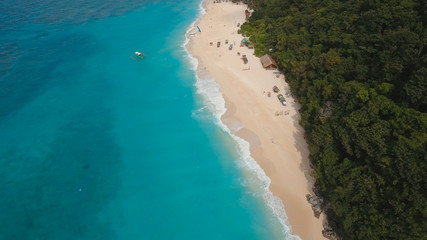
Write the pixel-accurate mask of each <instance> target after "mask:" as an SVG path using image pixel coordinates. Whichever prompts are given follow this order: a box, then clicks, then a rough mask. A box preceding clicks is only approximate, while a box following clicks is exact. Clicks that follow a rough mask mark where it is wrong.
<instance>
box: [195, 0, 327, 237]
mask: <svg viewBox="0 0 427 240" xmlns="http://www.w3.org/2000/svg"><path fill="white" fill-rule="evenodd" d="M204 7H205V9H206V14H205V15H203V16H201V18H200V19H199V20H198V22H197V23H196V25H197V26H199V27H200V29H201V32H200V33H199V32H198V31H197V28H196V29H195V30H194V31H192V32H189V33H188V38H189V39H190V41H189V43H188V44H187V48H188V50H189V51H190V53H191V54H192V55H193V56H194V57H195V58H197V59H198V61H199V69H202V70H203V69H206V72H207V74H209V75H211V76H212V77H213V78H214V79H215V81H216V82H217V83H218V84H219V86H220V91H221V93H222V94H223V96H224V98H225V100H226V107H227V109H228V110H227V112H226V114H224V116H223V117H222V121H223V123H224V124H226V125H230V124H231V123H232V122H235V121H238V122H240V123H241V124H242V126H243V128H242V129H240V130H238V131H237V132H233V133H234V134H236V135H237V136H239V137H241V138H243V139H245V140H247V141H248V142H249V143H250V149H251V156H252V157H253V158H254V159H255V160H256V162H257V163H258V164H259V165H260V166H261V168H262V169H263V170H264V171H265V173H266V175H267V176H268V177H269V178H270V179H271V185H270V190H271V191H272V192H273V194H274V195H275V196H278V197H279V198H280V199H281V200H282V202H283V204H284V206H285V210H286V214H287V216H288V222H289V225H290V226H291V230H292V234H296V235H298V236H300V237H301V238H302V239H303V240H318V239H325V238H324V237H323V236H322V229H323V227H322V219H323V215H321V216H320V218H319V219H317V218H315V217H314V214H313V211H312V209H311V206H310V204H309V203H308V202H307V200H306V194H309V193H310V194H313V193H312V187H313V181H314V180H313V178H312V177H311V176H310V172H311V171H312V170H311V168H310V164H309V159H308V149H307V145H306V142H305V140H304V130H303V129H302V128H301V127H300V126H299V124H298V121H299V119H300V116H299V113H298V108H299V105H298V103H296V102H295V101H294V99H293V98H292V97H291V94H290V90H289V87H288V85H287V84H286V82H285V80H284V76H283V75H282V74H280V75H276V74H275V72H277V70H266V69H264V68H263V66H262V65H261V62H260V59H259V58H257V57H256V56H255V55H253V52H254V50H253V49H248V48H247V47H240V42H241V40H242V39H243V36H242V35H240V34H238V33H237V31H238V29H239V28H238V27H237V25H240V24H242V23H244V21H245V10H246V5H242V4H240V5H237V4H233V3H231V2H222V3H213V2H212V1H206V2H205V3H204ZM195 27H196V26H195ZM226 40H228V44H226V43H225V41H226ZM211 42H212V45H211V44H210V43H211ZM217 42H220V44H221V45H220V47H217ZM230 44H233V48H232V49H231V50H230V49H229V45H230ZM238 52H239V53H240V55H238ZM242 55H246V56H247V59H248V63H247V64H244V62H243V60H242V59H241V57H242ZM201 74H202V73H201ZM273 86H277V87H278V88H279V90H280V92H279V93H281V94H283V96H285V98H286V101H287V106H282V104H281V103H280V102H279V100H278V98H277V93H274V92H273V90H272V88H273Z"/></svg>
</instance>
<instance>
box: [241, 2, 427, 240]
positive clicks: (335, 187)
mask: <svg viewBox="0 0 427 240" xmlns="http://www.w3.org/2000/svg"><path fill="white" fill-rule="evenodd" d="M248 7H249V8H251V9H253V10H254V11H253V13H252V15H251V17H250V18H249V21H248V22H247V23H244V24H243V25H242V27H241V30H240V32H241V33H242V34H244V35H246V36H248V37H249V40H250V42H251V44H253V45H254V46H255V54H256V55H257V56H261V55H263V54H265V53H269V54H271V55H272V56H273V57H274V58H275V60H276V61H277V63H278V65H279V69H280V70H281V71H282V72H283V73H284V74H285V75H286V81H287V82H288V83H289V85H290V87H291V90H292V93H293V94H294V96H296V97H297V98H298V101H299V103H300V104H301V109H300V113H301V116H302V118H301V121H300V124H301V125H302V126H303V128H304V129H305V133H306V139H307V143H308V146H309V151H310V160H311V163H312V165H313V167H314V171H313V176H315V178H316V188H315V190H316V193H317V194H318V195H320V196H322V197H323V198H324V199H325V203H324V205H323V210H324V211H325V212H326V215H327V219H328V222H329V225H330V228H331V229H333V230H334V231H335V232H336V233H337V236H335V237H336V238H341V239H425V238H426V236H427V230H426V229H427V228H426V225H425V224H426V222H427V196H426V194H427V191H426V187H427V184H426V178H425V176H426V173H427V171H426V169H427V159H426V158H427V153H426V149H427V114H426V107H427V99H426V96H427V56H426V50H427V48H426V42H427V32H426V29H425V27H426V15H425V3H424V1H415V0H404V1H386V2H379V1H361V0H359V1H336V0H329V1H293V0H275V1H267V0H248Z"/></svg>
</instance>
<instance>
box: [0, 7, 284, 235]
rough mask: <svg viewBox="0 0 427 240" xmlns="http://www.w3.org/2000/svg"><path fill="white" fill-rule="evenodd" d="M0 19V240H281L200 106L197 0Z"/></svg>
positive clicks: (232, 150)
mask: <svg viewBox="0 0 427 240" xmlns="http://www.w3.org/2000/svg"><path fill="white" fill-rule="evenodd" d="M0 12H1V13H2V14H1V15H0V188H1V190H0V212H1V214H0V240H2V239H7V240H14V239H44V240H51V239H73V240H74V239H91V240H94V239H102V240H108V239H283V238H284V236H283V233H282V232H283V227H282V226H281V225H280V223H279V221H278V219H277V218H276V216H275V215H274V214H273V212H272V210H270V208H269V207H268V206H267V204H266V203H265V201H264V200H263V197H262V193H261V192H262V191H261V190H259V189H256V188H253V187H249V186H248V185H247V184H245V181H246V180H245V179H247V177H248V176H247V175H248V173H245V174H244V173H243V172H242V168H241V167H239V163H238V162H239V158H240V155H239V154H238V151H237V150H236V143H235V142H234V141H233V140H232V138H231V137H230V136H229V135H228V134H227V133H226V132H225V131H223V130H222V129H221V128H220V127H219V126H218V125H217V124H215V117H214V114H212V112H209V111H200V110H201V109H204V105H205V104H206V103H205V102H204V101H203V98H202V97H201V96H200V95H199V94H197V89H196V87H195V83H196V78H195V75H194V71H193V70H192V66H191V64H190V62H189V60H188V57H187V53H186V52H185V51H184V49H183V47H182V45H183V43H184V41H185V32H186V30H187V28H188V27H189V26H190V24H191V23H192V22H193V21H194V20H195V19H196V17H197V15H198V13H199V1H198V0H181V1H175V0H169V1H154V2H153V1H144V0H114V1H113V0H94V1H82V0H80V1H74V0H60V1H59V0H34V1H23V0H18V1H17V0H13V1H12V0H3V1H1V2H0ZM135 51H142V52H144V53H146V54H147V55H148V56H147V57H146V58H145V59H143V60H140V59H138V60H135V59H133V58H132V57H131V56H132V55H133V52H135ZM195 113H197V114H195Z"/></svg>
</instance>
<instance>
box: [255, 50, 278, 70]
mask: <svg viewBox="0 0 427 240" xmlns="http://www.w3.org/2000/svg"><path fill="white" fill-rule="evenodd" d="M259 60H260V61H261V63H262V66H263V67H264V68H267V69H276V68H278V66H277V63H276V61H274V59H273V58H272V57H271V56H270V55H268V54H265V55H264V56H262V57H261V58H260V59H259Z"/></svg>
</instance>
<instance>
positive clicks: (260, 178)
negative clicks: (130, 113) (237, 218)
mask: <svg viewBox="0 0 427 240" xmlns="http://www.w3.org/2000/svg"><path fill="white" fill-rule="evenodd" d="M199 8H200V11H199V15H198V17H197V19H196V20H195V21H194V22H193V23H192V24H191V25H190V26H189V28H188V30H187V32H186V39H185V42H184V44H183V45H182V47H183V49H184V51H185V52H186V56H187V60H188V63H189V64H190V66H191V69H192V70H194V73H195V77H196V83H195V87H196V89H197V94H198V95H199V96H201V98H202V100H203V102H204V105H205V106H204V107H202V108H199V109H197V110H195V111H194V112H193V117H200V116H201V115H202V114H200V113H202V112H205V111H206V110H207V111H209V112H210V113H212V116H213V121H214V123H215V124H216V125H217V126H219V127H220V128H221V129H222V130H223V131H225V132H226V133H228V134H229V135H230V136H231V137H232V139H233V140H234V141H235V143H236V148H237V151H238V153H239V156H240V158H239V159H238V160H239V162H238V165H239V166H240V167H242V168H244V169H245V170H247V171H249V172H250V173H251V175H253V177H254V178H251V179H245V181H249V184H251V183H252V184H256V185H257V186H259V187H260V188H261V189H262V193H261V194H262V197H263V199H264V202H265V203H266V204H267V206H268V207H269V208H270V209H271V210H272V212H273V213H274V215H275V216H276V217H277V218H278V220H279V222H280V224H281V225H282V227H283V229H282V232H283V234H284V236H285V239H286V240H301V238H300V237H299V236H297V235H292V234H291V229H290V226H289V224H288V217H287V215H286V211H285V206H284V205H283V203H282V201H281V199H280V198H279V197H277V196H274V195H273V193H272V192H271V191H270V189H269V187H270V183H271V179H270V178H269V177H268V176H267V175H266V174H265V172H264V170H263V169H262V168H261V167H260V166H259V164H258V163H257V162H256V161H255V160H254V159H253V158H252V157H251V152H250V144H249V142H248V141H246V140H244V139H242V138H240V137H239V136H237V135H235V134H233V133H232V131H231V130H230V128H229V127H228V126H227V125H225V124H224V123H223V122H222V121H221V117H222V116H223V115H224V114H225V112H226V111H227V108H226V107H225V99H224V97H223V95H222V93H221V92H220V88H219V85H218V83H217V82H216V81H215V79H214V78H213V77H212V76H210V75H209V74H207V73H206V72H204V68H203V67H202V66H200V65H199V62H198V60H197V59H196V58H195V57H194V56H193V55H192V54H191V53H190V52H189V51H188V50H187V48H186V45H187V44H188V43H189V38H188V36H189V34H190V32H191V31H194V26H195V25H196V23H197V21H198V20H199V19H200V18H201V17H202V16H203V15H204V14H206V10H205V8H204V7H203V1H201V2H200V5H199ZM202 71H203V74H201V72H202ZM233 130H236V129H233ZM254 181H256V182H254ZM242 184H243V185H246V184H245V183H242Z"/></svg>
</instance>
